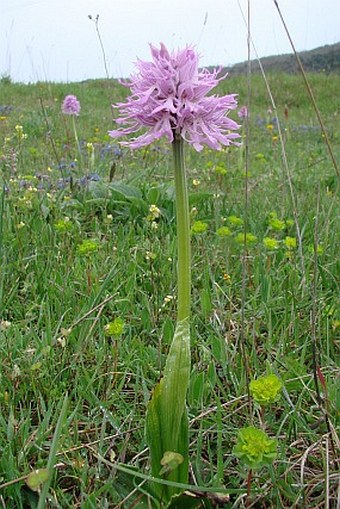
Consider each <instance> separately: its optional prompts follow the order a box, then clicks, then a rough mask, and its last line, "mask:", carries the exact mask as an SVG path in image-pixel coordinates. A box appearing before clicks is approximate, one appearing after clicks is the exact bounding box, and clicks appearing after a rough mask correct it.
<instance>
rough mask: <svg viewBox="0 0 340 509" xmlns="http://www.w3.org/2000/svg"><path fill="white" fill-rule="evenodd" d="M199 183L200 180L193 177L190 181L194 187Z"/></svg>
mask: <svg viewBox="0 0 340 509" xmlns="http://www.w3.org/2000/svg"><path fill="white" fill-rule="evenodd" d="M200 183H201V181H200V180H198V179H193V181H192V184H193V186H195V187H197V186H199V185H200Z"/></svg>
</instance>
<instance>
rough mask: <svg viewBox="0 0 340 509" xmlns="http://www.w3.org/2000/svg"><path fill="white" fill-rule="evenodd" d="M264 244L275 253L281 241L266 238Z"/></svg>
mask: <svg viewBox="0 0 340 509" xmlns="http://www.w3.org/2000/svg"><path fill="white" fill-rule="evenodd" d="M263 244H264V247H265V248H266V249H269V250H270V251H274V250H275V249H278V247H279V241H278V240H276V239H272V238H271V237H265V238H264V239H263Z"/></svg>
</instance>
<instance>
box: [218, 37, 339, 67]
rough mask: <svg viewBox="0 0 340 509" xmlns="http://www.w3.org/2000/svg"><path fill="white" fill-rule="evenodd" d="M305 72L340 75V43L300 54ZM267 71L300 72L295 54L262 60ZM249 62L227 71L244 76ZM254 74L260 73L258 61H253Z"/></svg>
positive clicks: (236, 65)
mask: <svg viewBox="0 0 340 509" xmlns="http://www.w3.org/2000/svg"><path fill="white" fill-rule="evenodd" d="M299 57H300V59H301V61H302V64H303V66H304V69H305V71H307V72H324V73H327V74H329V73H340V42H338V43H335V44H330V45H326V46H321V47H319V48H315V49H313V50H309V51H302V52H300V53H299ZM261 62H262V65H263V67H264V69H265V71H267V72H268V71H273V72H277V71H280V72H288V73H295V72H298V70H299V67H298V64H297V61H296V58H295V56H294V55H293V54H285V55H275V56H270V57H263V58H261ZM246 69H247V62H241V63H239V64H235V65H233V66H231V67H228V68H227V69H226V70H227V71H228V72H232V73H233V74H243V73H244V72H246ZM251 69H252V72H259V71H260V66H259V63H258V61H257V60H252V61H251Z"/></svg>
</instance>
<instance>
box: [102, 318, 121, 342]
mask: <svg viewBox="0 0 340 509" xmlns="http://www.w3.org/2000/svg"><path fill="white" fill-rule="evenodd" d="M123 331H124V320H122V318H119V317H118V318H115V319H114V320H113V322H109V323H107V324H106V325H105V327H104V334H105V336H115V337H119V336H121V335H122V334H123Z"/></svg>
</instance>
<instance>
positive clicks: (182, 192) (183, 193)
mask: <svg viewBox="0 0 340 509" xmlns="http://www.w3.org/2000/svg"><path fill="white" fill-rule="evenodd" d="M172 148H173V157H174V172H175V188H176V217H177V251H178V258H177V271H178V272H177V274H178V297H177V321H182V320H186V319H188V318H189V317H190V295H191V249H190V215H189V200H188V189H187V183H186V175H185V168H184V143H183V139H182V138H181V137H180V136H178V137H176V135H175V136H174V141H173V142H172Z"/></svg>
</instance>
